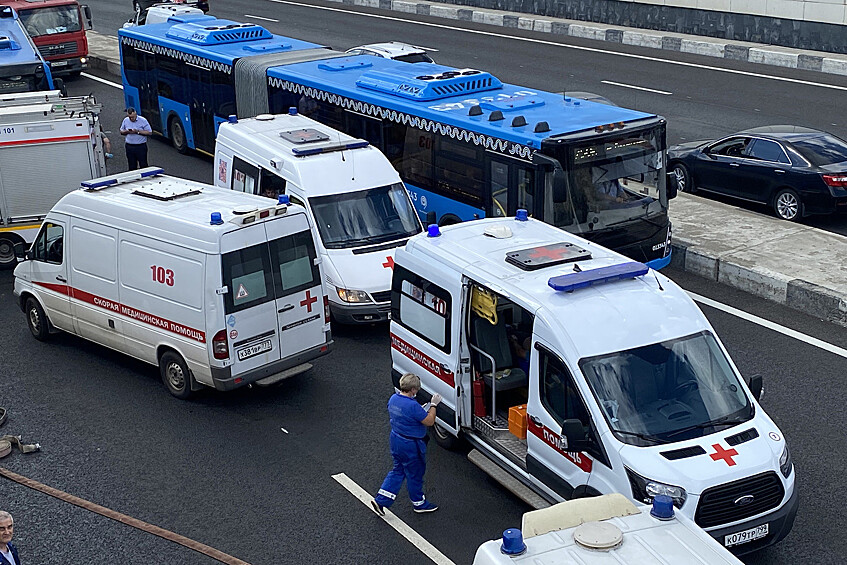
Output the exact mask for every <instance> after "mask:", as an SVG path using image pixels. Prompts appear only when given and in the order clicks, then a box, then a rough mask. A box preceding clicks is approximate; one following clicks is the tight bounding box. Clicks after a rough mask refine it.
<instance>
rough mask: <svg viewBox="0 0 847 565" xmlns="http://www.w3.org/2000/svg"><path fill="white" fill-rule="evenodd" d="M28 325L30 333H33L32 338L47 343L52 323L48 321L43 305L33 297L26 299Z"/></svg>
mask: <svg viewBox="0 0 847 565" xmlns="http://www.w3.org/2000/svg"><path fill="white" fill-rule="evenodd" d="M26 323H27V326H29V331H30V332H32V337H34V338H35V339H37V340H38V341H47V339H48V338H49V337H50V322H48V321H47V314H45V313H44V309H43V308H42V307H41V304H39V303H38V300H36V299H35V298H33V297H31V296H30V297H29V298H27V299H26Z"/></svg>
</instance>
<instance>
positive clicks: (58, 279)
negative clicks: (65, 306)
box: [56, 275, 68, 282]
mask: <svg viewBox="0 0 847 565" xmlns="http://www.w3.org/2000/svg"><path fill="white" fill-rule="evenodd" d="M56 280H57V281H59V282H68V279H66V278H65V277H63V276H62V275H56Z"/></svg>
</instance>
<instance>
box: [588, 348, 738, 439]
mask: <svg viewBox="0 0 847 565" xmlns="http://www.w3.org/2000/svg"><path fill="white" fill-rule="evenodd" d="M579 365H580V369H581V370H582V372H583V374H584V375H585V378H586V380H587V381H588V384H589V386H590V387H591V390H592V392H593V393H594V396H595V397H596V399H597V402H598V403H599V404H600V407H601V408H602V409H603V414H604V416H605V418H606V421H607V422H608V423H609V426H610V427H611V428H612V429H613V430H617V431H619V432H620V435H619V437H620V439H621V440H622V441H625V442H627V443H632V444H634V445H652V444H655V443H666V442H672V441H680V440H684V439H691V438H695V437H701V436H703V435H707V434H710V433H713V432H714V431H715V430H718V429H722V427H725V426H730V425H734V424H737V423H740V422H742V421H746V420H749V419H750V418H752V417H753V406H752V403H751V402H750V401H749V400H748V398H747V395H746V394H745V393H744V389H743V387H742V385H741V384H740V382H739V381H738V378H737V377H736V375H735V372H734V371H733V370H732V368H731V367H730V365H729V360H728V359H727V358H726V356H725V355H724V353H723V351H722V350H721V348H720V347H719V346H718V343H717V341H716V340H715V338H714V336H713V335H712V334H711V333H709V332H700V333H697V334H694V335H690V336H687V337H683V338H680V339H675V340H671V341H665V342H661V343H656V344H653V345H647V346H644V347H637V348H635V349H629V350H627V351H620V352H617V353H610V354H606V355H599V356H597V357H592V358H588V359H583V360H582V361H580V364H579ZM645 438H646V441H645Z"/></svg>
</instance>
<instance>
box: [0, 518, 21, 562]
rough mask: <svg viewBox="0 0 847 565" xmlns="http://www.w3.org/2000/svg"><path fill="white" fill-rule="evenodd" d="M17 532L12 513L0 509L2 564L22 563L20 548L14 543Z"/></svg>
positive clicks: (0, 551) (0, 557)
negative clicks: (13, 538) (19, 555)
mask: <svg viewBox="0 0 847 565" xmlns="http://www.w3.org/2000/svg"><path fill="white" fill-rule="evenodd" d="M14 533H15V522H14V521H13V520H12V515H11V514H9V513H8V512H4V511H3V510H0V564H2V565H21V560H20V558H19V557H18V549H17V548H16V547H15V545H14V544H13V543H12V536H13V535H14Z"/></svg>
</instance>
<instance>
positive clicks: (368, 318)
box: [329, 302, 391, 324]
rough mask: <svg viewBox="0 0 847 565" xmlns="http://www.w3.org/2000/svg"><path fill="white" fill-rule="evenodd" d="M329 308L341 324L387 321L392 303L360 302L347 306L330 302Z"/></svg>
mask: <svg viewBox="0 0 847 565" xmlns="http://www.w3.org/2000/svg"><path fill="white" fill-rule="evenodd" d="M329 310H330V312H332V317H333V318H334V319H335V321H336V322H339V323H341V324H372V323H374V322H387V321H388V320H389V319H390V315H391V303H390V302H386V303H383V304H374V303H370V304H359V305H356V306H347V305H344V304H339V303H338V302H330V303H329Z"/></svg>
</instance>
